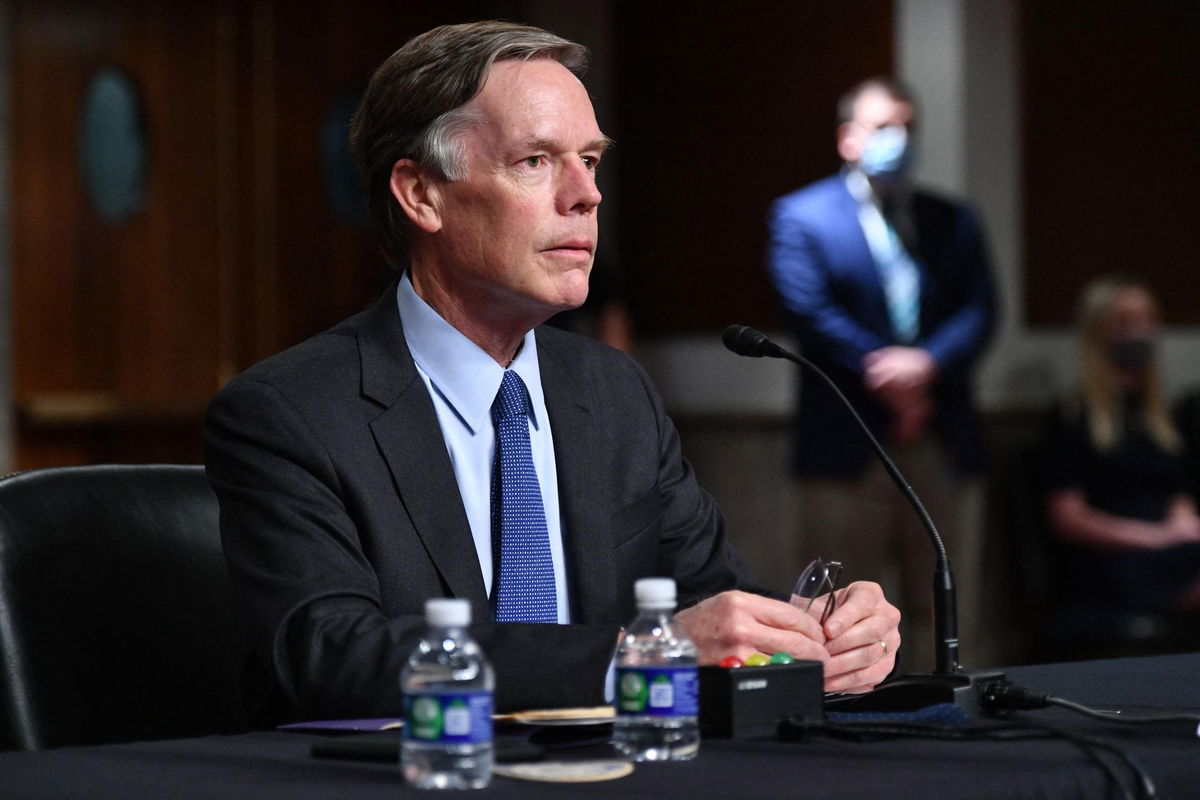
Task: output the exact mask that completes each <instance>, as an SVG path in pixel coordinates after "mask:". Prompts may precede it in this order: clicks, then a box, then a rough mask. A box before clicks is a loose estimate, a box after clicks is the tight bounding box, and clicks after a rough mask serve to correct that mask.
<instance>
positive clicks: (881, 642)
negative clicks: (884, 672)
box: [879, 639, 888, 658]
mask: <svg viewBox="0 0 1200 800" xmlns="http://www.w3.org/2000/svg"><path fill="white" fill-rule="evenodd" d="M879 646H880V647H882V648H883V657H884V658H887V654H888V647H887V641H886V640H884V639H880V640H879Z"/></svg>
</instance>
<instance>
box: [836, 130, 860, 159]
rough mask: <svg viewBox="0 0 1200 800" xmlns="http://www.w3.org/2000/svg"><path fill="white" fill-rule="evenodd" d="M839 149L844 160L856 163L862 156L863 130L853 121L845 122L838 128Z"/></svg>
mask: <svg viewBox="0 0 1200 800" xmlns="http://www.w3.org/2000/svg"><path fill="white" fill-rule="evenodd" d="M837 150H838V155H839V156H841V157H842V161H845V162H846V163H847V164H855V163H857V162H858V160H859V159H861V158H862V153H863V136H862V131H861V130H860V129H859V128H857V127H856V126H855V125H854V123H853V122H843V123H842V124H841V125H839V126H838V129H837Z"/></svg>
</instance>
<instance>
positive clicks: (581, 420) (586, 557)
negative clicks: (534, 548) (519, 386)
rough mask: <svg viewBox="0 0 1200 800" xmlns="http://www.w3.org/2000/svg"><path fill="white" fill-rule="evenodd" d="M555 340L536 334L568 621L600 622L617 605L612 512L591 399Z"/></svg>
mask: <svg viewBox="0 0 1200 800" xmlns="http://www.w3.org/2000/svg"><path fill="white" fill-rule="evenodd" d="M556 339H557V337H543V336H540V335H539V336H538V362H539V366H540V369H541V373H542V387H543V390H544V393H545V396H546V412H547V413H548V414H549V415H550V427H551V429H552V430H553V432H554V461H555V464H556V466H557V472H558V497H559V505H560V508H561V511H562V518H563V547H564V549H565V550H566V560H567V568H568V573H569V580H570V582H571V589H572V591H571V599H572V601H573V604H572V619H573V620H574V621H575V622H581V623H589V622H597V621H604V620H608V619H609V618H610V617H611V613H612V609H613V608H616V607H618V604H617V601H618V598H617V586H616V564H615V562H614V556H613V540H612V534H611V531H610V530H609V527H608V525H607V524H606V522H607V521H608V520H609V519H610V518H611V511H612V509H610V508H606V506H605V502H604V498H605V497H607V492H606V491H605V489H604V486H603V485H601V483H600V479H599V475H600V471H599V470H596V469H594V468H593V467H594V464H595V463H597V462H599V461H601V460H603V458H604V457H605V456H604V453H603V449H602V448H603V446H604V445H603V440H602V437H600V436H599V432H598V431H597V430H596V424H597V423H596V419H595V413H594V411H593V409H594V408H595V407H596V405H595V404H596V402H597V400H596V397H595V395H594V394H593V393H592V391H591V389H590V388H589V386H588V385H587V383H586V382H585V381H583V380H581V379H580V377H579V370H578V369H576V370H571V369H570V363H571V361H570V358H571V357H570V356H569V355H568V354H567V353H566V352H564V351H563V349H562V348H561V347H560V346H556V345H555V341H556ZM575 357H576V358H578V354H575ZM606 612H607V613H606Z"/></svg>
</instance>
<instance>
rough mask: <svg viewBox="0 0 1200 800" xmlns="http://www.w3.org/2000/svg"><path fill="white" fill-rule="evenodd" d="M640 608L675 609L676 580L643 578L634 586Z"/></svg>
mask: <svg viewBox="0 0 1200 800" xmlns="http://www.w3.org/2000/svg"><path fill="white" fill-rule="evenodd" d="M633 596H634V597H636V598H637V604H638V608H651V609H659V608H674V607H675V579H674V578H641V579H640V580H638V582H637V583H635V584H634V585H633Z"/></svg>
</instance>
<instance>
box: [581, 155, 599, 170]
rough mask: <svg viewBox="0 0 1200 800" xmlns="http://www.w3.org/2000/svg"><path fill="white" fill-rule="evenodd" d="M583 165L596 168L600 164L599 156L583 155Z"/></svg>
mask: <svg viewBox="0 0 1200 800" xmlns="http://www.w3.org/2000/svg"><path fill="white" fill-rule="evenodd" d="M583 165H584V166H585V167H587V168H588V169H593V170H594V169H595V168H596V167H598V166H600V159H599V158H598V157H597V156H583Z"/></svg>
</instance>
